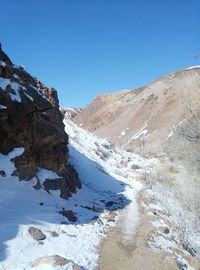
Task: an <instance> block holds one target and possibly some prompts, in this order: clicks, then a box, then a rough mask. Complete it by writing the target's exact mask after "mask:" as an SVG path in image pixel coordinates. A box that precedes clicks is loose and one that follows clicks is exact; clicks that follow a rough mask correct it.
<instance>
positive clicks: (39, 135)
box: [0, 47, 80, 198]
mask: <svg viewBox="0 0 200 270" xmlns="http://www.w3.org/2000/svg"><path fill="white" fill-rule="evenodd" d="M67 143H68V135H67V134H66V133H65V131H64V124H63V117H62V114H61V113H60V111H59V102H58V96H57V92H56V90H55V89H53V88H47V87H45V86H44V85H43V84H42V83H41V82H40V81H38V80H37V79H36V78H35V77H32V76H31V75H30V74H28V73H27V72H26V71H25V69H24V68H23V67H22V66H20V67H18V66H15V65H14V64H13V63H12V62H11V60H10V59H9V58H8V56H7V55H6V54H5V53H4V52H3V51H2V49H1V47H0V153H3V154H7V153H9V152H10V151H11V150H12V149H13V148H14V147H19V146H20V147H24V148H25V151H24V154H23V155H22V156H20V157H17V158H15V159H14V163H15V166H16V168H17V170H16V172H15V174H16V175H17V176H19V178H20V179H22V180H29V179H31V178H32V177H34V176H36V175H37V170H38V168H45V169H48V170H52V171H54V172H56V173H57V174H58V175H59V177H60V178H59V180H57V182H56V187H54V186H53V189H60V191H61V194H60V195H61V197H63V198H67V197H68V196H70V194H71V192H75V191H76V189H77V188H80V181H79V179H78V174H77V173H76V171H75V170H74V169H73V168H72V167H71V166H70V165H69V164H67V161H68V148H67Z"/></svg>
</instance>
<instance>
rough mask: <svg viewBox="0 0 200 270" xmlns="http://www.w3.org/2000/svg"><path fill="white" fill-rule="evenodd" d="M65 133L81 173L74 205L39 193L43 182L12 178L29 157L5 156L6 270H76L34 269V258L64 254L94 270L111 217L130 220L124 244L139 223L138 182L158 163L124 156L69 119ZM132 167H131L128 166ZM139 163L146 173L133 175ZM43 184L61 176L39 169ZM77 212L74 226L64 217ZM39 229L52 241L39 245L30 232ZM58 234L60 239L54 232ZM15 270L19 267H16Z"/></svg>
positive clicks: (0, 247) (0, 203) (1, 163)
mask: <svg viewBox="0 0 200 270" xmlns="http://www.w3.org/2000/svg"><path fill="white" fill-rule="evenodd" d="M64 123H65V129H66V131H67V133H68V134H69V137H70V145H69V157H70V159H69V162H70V163H71V164H73V165H74V166H75V168H76V170H77V171H78V173H79V175H80V178H81V182H82V188H81V189H80V190H79V191H78V192H77V193H76V194H73V196H72V197H71V198H69V199H68V200H64V199H61V198H60V196H59V192H58V191H51V192H50V194H49V193H47V192H46V191H45V190H44V189H43V188H42V189H40V190H37V191H36V190H35V189H34V188H33V186H34V185H35V183H36V181H37V179H36V178H33V179H32V180H30V181H19V179H18V177H16V176H12V173H13V171H14V170H15V166H14V163H13V162H12V161H10V160H11V159H12V158H14V157H15V156H17V155H20V154H22V153H23V151H24V149H23V148H17V149H14V150H13V151H12V152H11V153H9V154H8V155H2V154H1V155H0V171H4V173H5V175H3V174H2V172H1V174H0V183H1V188H0V216H1V219H0V231H1V234H0V269H1V268H2V269H15V270H24V269H26V270H29V269H35V270H36V269H37V270H41V269H45V270H49V269H54V270H55V269H63V270H64V269H70V265H68V266H65V267H60V268H59V267H57V268H56V267H53V266H49V265H48V266H47V265H41V266H39V267H35V268H32V263H33V261H34V259H36V258H38V257H41V256H49V255H56V254H57V255H60V256H62V257H65V258H67V259H70V260H72V261H74V262H75V263H77V264H79V265H81V266H82V267H83V268H84V269H85V270H92V269H94V268H95V267H96V265H97V261H98V257H99V255H98V250H97V247H98V245H99V243H100V241H101V240H102V238H103V237H105V236H106V233H107V232H108V229H109V228H110V226H114V225H115V221H114V220H109V216H110V214H112V212H116V214H118V216H117V217H116V219H115V220H118V218H119V217H122V220H123V219H124V224H121V226H123V228H124V241H129V240H130V239H131V238H132V237H133V235H134V233H135V229H136V226H137V224H138V222H139V214H138V209H137V203H136V196H137V192H138V191H139V190H140V189H141V187H142V185H141V183H139V182H137V181H136V180H135V178H136V177H137V176H138V174H140V173H141V171H142V170H144V169H145V170H148V169H149V170H151V168H152V166H154V164H155V162H156V161H155V160H153V159H152V160H147V159H143V158H141V157H139V156H138V155H134V154H131V153H128V152H125V151H122V150H120V149H118V148H116V147H114V146H113V145H112V144H110V143H109V142H108V141H106V140H104V139H100V138H98V137H96V136H94V135H92V134H91V133H89V132H87V131H84V130H83V129H81V128H80V127H77V126H76V125H75V124H74V123H72V122H71V121H69V120H68V119H65V121H64ZM124 164H126V166H124ZM133 164H138V165H140V167H141V170H133V169H132V165H133ZM37 178H38V179H39V181H40V182H41V183H43V182H44V181H45V180H46V179H56V178H58V175H57V174H56V173H55V172H52V171H49V170H46V169H44V168H38V173H37ZM63 208H64V209H66V210H72V211H73V212H74V213H75V214H76V216H77V222H74V223H73V222H70V221H69V220H68V219H67V218H65V217H64V216H62V215H61V214H59V213H58V212H59V211H61V210H62V209H63ZM30 226H35V227H37V228H39V229H41V230H42V231H43V233H44V234H45V235H46V239H45V240H44V241H43V243H44V244H43V245H39V244H38V242H37V241H35V240H33V239H32V237H31V236H30V235H29V233H28V228H29V227H30ZM51 231H56V232H57V233H58V237H52V236H51V234H50V232H51ZM13 267H14V268H13Z"/></svg>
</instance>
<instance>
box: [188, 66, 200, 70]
mask: <svg viewBox="0 0 200 270" xmlns="http://www.w3.org/2000/svg"><path fill="white" fill-rule="evenodd" d="M194 68H200V66H192V67H188V68H186V70H189V69H194Z"/></svg>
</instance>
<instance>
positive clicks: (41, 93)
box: [29, 84, 48, 100]
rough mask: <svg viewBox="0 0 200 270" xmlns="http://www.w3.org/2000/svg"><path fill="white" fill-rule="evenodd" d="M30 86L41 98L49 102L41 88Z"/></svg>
mask: <svg viewBox="0 0 200 270" xmlns="http://www.w3.org/2000/svg"><path fill="white" fill-rule="evenodd" d="M29 86H30V87H31V88H33V89H34V90H35V91H37V93H38V94H39V95H40V96H42V97H43V98H44V99H46V100H48V98H47V97H46V96H45V94H44V93H43V92H42V90H41V89H40V88H38V87H36V86H34V85H32V84H29Z"/></svg>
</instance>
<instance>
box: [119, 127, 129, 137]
mask: <svg viewBox="0 0 200 270" xmlns="http://www.w3.org/2000/svg"><path fill="white" fill-rule="evenodd" d="M129 129H130V128H129V127H127V128H125V129H124V130H122V132H121V133H120V135H119V136H118V138H121V137H122V136H125V135H126V132H127V130H129Z"/></svg>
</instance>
